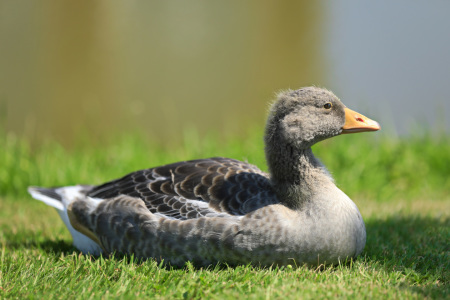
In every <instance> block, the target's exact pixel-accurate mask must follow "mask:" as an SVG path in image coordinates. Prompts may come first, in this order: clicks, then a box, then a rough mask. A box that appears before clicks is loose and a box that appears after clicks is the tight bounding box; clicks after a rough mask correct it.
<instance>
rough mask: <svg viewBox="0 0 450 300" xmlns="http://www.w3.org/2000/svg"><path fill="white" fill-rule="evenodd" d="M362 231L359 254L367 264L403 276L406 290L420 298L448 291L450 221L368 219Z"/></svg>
mask: <svg viewBox="0 0 450 300" xmlns="http://www.w3.org/2000/svg"><path fill="white" fill-rule="evenodd" d="M366 230H367V243H366V247H365V250H364V252H363V255H365V256H366V258H367V260H368V261H369V262H370V261H375V262H378V263H379V265H380V266H382V267H383V268H384V269H385V270H386V271H388V272H392V271H397V272H401V273H402V274H404V275H406V277H407V279H408V281H409V283H411V284H410V285H408V287H407V288H409V289H412V290H413V291H414V292H417V293H419V294H422V295H424V296H429V295H436V294H442V295H443V294H445V293H446V292H445V291H447V292H448V290H449V288H448V287H449V280H450V278H449V277H450V276H449V270H450V259H449V251H450V246H449V240H450V218H432V217H423V216H394V217H389V218H386V219H381V220H380V219H372V220H368V221H366ZM424 285H426V287H424Z"/></svg>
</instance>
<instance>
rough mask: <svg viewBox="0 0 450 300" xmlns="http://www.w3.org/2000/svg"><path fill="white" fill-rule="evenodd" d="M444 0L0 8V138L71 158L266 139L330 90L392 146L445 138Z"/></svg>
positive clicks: (447, 23) (447, 41)
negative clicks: (87, 141) (86, 145)
mask: <svg viewBox="0 0 450 300" xmlns="http://www.w3.org/2000/svg"><path fill="white" fill-rule="evenodd" d="M448 12H450V1H445V0H442V1H432V2H429V1H407V0H403V1H395V2H392V1H387V0H385V1H371V2H369V1H357V0H353V1H350V0H349V1H282V2H279V1H256V0H255V1H226V2H225V1H221V2H219V1H189V2H187V1H0V129H1V130H5V131H6V132H12V133H15V134H18V135H24V136H27V137H28V138H29V139H30V140H32V141H33V142H39V141H40V140H44V139H49V138H50V139H54V140H56V141H58V142H60V143H62V144H63V145H67V146H70V145H71V144H72V143H73V142H74V140H76V139H77V138H78V137H79V136H80V135H85V134H86V133H88V134H89V135H90V136H92V137H93V138H94V139H97V140H102V139H104V138H105V137H111V136H113V135H116V134H123V133H127V132H130V131H133V132H142V133H145V134H146V135H148V137H149V139H153V140H156V141H159V142H161V143H166V142H168V141H169V140H170V142H172V143H173V141H176V140H177V137H179V136H180V135H181V134H182V132H183V130H185V129H186V128H194V129H195V130H198V131H199V132H200V133H206V132H210V131H212V132H217V133H218V134H220V135H224V136H227V135H239V134H241V133H242V132H244V128H248V127H251V126H263V124H264V120H265V117H266V111H267V108H268V103H269V102H271V101H272V100H273V99H274V95H275V93H276V92H278V91H280V90H282V89H287V88H291V89H297V88H299V87H302V86H307V85H317V86H323V87H327V88H328V89H331V90H332V91H334V92H335V93H336V94H337V95H338V96H339V97H340V98H341V100H342V101H343V102H344V103H345V104H346V105H347V106H349V107H351V108H353V109H354V110H356V111H358V112H361V113H363V114H365V115H367V116H369V117H371V118H373V119H375V120H377V121H379V122H380V123H381V124H382V126H383V130H384V131H385V132H387V133H389V134H393V135H408V134H414V133H415V132H417V131H419V132H421V131H430V130H431V131H439V132H442V131H444V132H447V133H448V132H449V131H450V121H449V119H448V117H449V116H450V108H449V106H450V101H449V95H448V90H449V85H450V34H449V29H450V18H449V17H448Z"/></svg>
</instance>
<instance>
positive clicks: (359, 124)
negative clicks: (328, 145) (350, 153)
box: [342, 107, 381, 134]
mask: <svg viewBox="0 0 450 300" xmlns="http://www.w3.org/2000/svg"><path fill="white" fill-rule="evenodd" d="M342 129H343V130H342V133H343V134H344V133H356V132H363V131H377V130H380V129H381V127H380V124H378V122H376V121H374V120H371V119H369V118H367V117H365V116H363V115H361V114H360V113H357V112H356V111H353V110H351V109H348V108H347V107H346V108H345V124H344V126H342Z"/></svg>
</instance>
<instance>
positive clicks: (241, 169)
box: [88, 157, 278, 220]
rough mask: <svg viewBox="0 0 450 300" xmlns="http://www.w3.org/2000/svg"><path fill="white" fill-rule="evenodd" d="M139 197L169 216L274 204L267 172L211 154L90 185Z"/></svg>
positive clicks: (239, 211)
mask: <svg viewBox="0 0 450 300" xmlns="http://www.w3.org/2000/svg"><path fill="white" fill-rule="evenodd" d="M120 195H127V196H131V197H135V198H140V199H142V201H144V203H145V205H146V207H147V208H148V209H149V211H151V212H152V213H157V214H159V215H164V216H166V217H169V218H175V219H181V220H184V219H192V218H199V217H202V216H223V215H245V214H247V213H249V212H251V211H254V210H256V209H258V208H261V207H263V206H266V205H270V204H275V203H278V200H277V198H276V195H275V193H274V191H273V189H272V186H271V184H270V181H269V179H268V176H267V175H266V174H265V173H263V172H262V171H261V170H259V169H258V168H257V167H256V166H253V165H251V164H248V163H244V162H240V161H237V160H234V159H229V158H221V157H215V158H210V159H201V160H191V161H185V162H179V163H174V164H169V165H164V166H160V167H155V168H151V169H146V170H141V171H136V172H133V173H130V174H128V175H126V176H124V177H122V178H120V179H117V180H113V181H110V182H107V183H105V184H102V185H99V186H97V187H94V188H93V189H92V190H91V191H90V192H89V194H88V196H90V197H95V198H103V199H108V198H115V197H118V196H120Z"/></svg>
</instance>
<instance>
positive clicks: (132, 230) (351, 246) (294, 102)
mask: <svg viewBox="0 0 450 300" xmlns="http://www.w3.org/2000/svg"><path fill="white" fill-rule="evenodd" d="M379 129H380V125H379V124H378V123H377V122H376V121H373V120H371V119H369V118H367V117H365V116H363V115H361V114H359V113H357V112H355V111H352V110H350V109H348V108H347V107H346V106H344V104H343V103H342V102H341V101H340V100H339V99H338V98H337V97H336V96H335V95H334V94H333V93H332V92H330V91H328V90H326V89H323V88H318V87H305V88H301V89H299V90H287V91H284V92H281V93H279V94H278V97H277V100H276V101H275V102H274V103H273V104H272V106H271V108H270V110H269V115H268V119H267V123H266V127H265V136H264V142H265V155H266V161H267V165H268V170H269V173H268V174H267V173H264V172H262V171H261V170H260V169H258V168H257V167H256V166H254V165H251V164H249V163H246V162H241V161H238V160H234V159H230V158H223V157H214V158H208V159H198V160H190V161H183V162H177V163H173V164H168V165H164V166H158V167H154V168H150V169H145V170H140V171H136V172H133V173H130V174H128V175H126V176H124V177H122V178H120V179H117V180H113V181H110V182H106V183H104V184H101V185H97V186H93V185H77V186H69V187H58V188H41V187H29V188H28V191H29V193H30V194H31V195H32V197H33V198H35V199H37V200H40V201H43V202H44V203H46V204H47V205H50V206H52V207H54V208H56V210H57V211H58V213H59V215H60V217H61V219H62V220H63V222H64V223H65V225H66V226H67V228H68V229H69V231H70V233H71V235H72V237H73V244H74V246H75V247H76V248H77V249H79V250H80V251H81V252H82V253H85V254H92V255H100V254H103V255H108V254H111V253H120V254H125V255H126V254H133V255H134V256H135V257H137V258H142V259H148V258H152V259H155V260H157V261H163V262H164V263H169V264H170V265H173V266H183V265H184V264H185V263H186V262H188V261H190V262H191V263H193V264H195V265H199V266H207V265H211V264H216V263H220V262H222V263H226V264H229V265H239V264H257V265H263V266H270V265H292V264H296V265H308V266H315V265H328V264H339V263H341V262H344V261H345V260H347V259H352V258H356V257H357V256H358V255H359V254H360V253H361V252H362V250H363V248H364V246H365V242H366V231H365V226H364V222H363V219H362V217H361V214H360V212H359V210H358V208H357V207H356V205H355V204H354V203H353V202H352V200H351V199H350V198H349V197H348V196H347V195H346V194H345V193H343V192H342V191H341V190H340V189H339V188H338V187H337V186H336V185H335V184H334V181H333V179H332V177H331V175H330V173H329V172H328V171H327V169H326V168H325V167H324V166H323V165H322V164H321V162H320V161H319V160H318V159H317V158H315V157H314V155H313V153H312V151H311V146H312V145H314V144H315V143H317V142H319V141H322V140H324V139H327V138H330V137H333V136H337V135H340V134H344V133H356V132H363V131H376V130H379Z"/></svg>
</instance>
